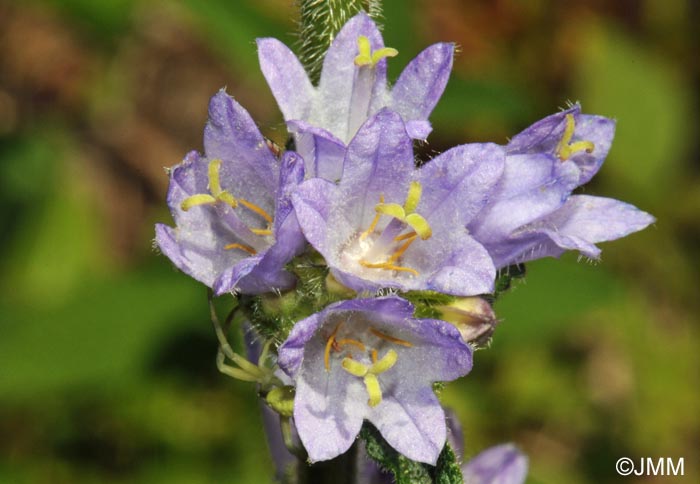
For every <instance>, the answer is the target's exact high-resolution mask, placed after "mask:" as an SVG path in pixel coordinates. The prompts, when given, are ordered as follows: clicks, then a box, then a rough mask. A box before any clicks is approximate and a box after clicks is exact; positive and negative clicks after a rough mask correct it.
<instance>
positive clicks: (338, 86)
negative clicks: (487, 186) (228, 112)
mask: <svg viewBox="0 0 700 484" xmlns="http://www.w3.org/2000/svg"><path fill="white" fill-rule="evenodd" d="M453 52H454V45H453V44H450V43H438V44H434V45H432V46H430V47H428V48H427V49H425V50H424V51H423V52H421V53H420V54H419V55H418V56H417V57H416V58H415V59H413V60H412V61H411V62H410V63H409V64H408V66H407V67H406V68H405V69H404V71H403V73H402V74H401V75H400V76H399V78H398V80H397V81H396V83H395V84H394V86H393V88H391V89H390V88H389V87H388V85H387V79H386V67H387V66H386V64H387V58H388V57H393V56H395V55H397V53H398V52H397V51H396V50H395V49H392V48H389V47H385V46H384V41H383V39H382V35H381V33H380V32H379V29H378V28H377V26H376V25H375V24H374V22H373V21H372V19H371V18H370V17H369V16H367V15H366V14H365V13H360V14H358V15H356V16H355V17H353V18H351V19H350V20H349V21H348V22H347V23H346V24H345V25H344V26H343V28H342V29H341V30H340V32H338V35H337V36H336V37H335V39H334V40H333V43H332V44H331V46H330V47H329V49H328V52H327V53H326V56H325V58H324V60H323V69H322V71H321V78H320V81H319V83H318V86H314V85H313V84H312V83H311V81H310V80H309V78H308V76H307V74H306V72H305V71H304V68H303V66H302V64H301V62H299V60H298V59H297V57H296V56H295V55H294V54H293V53H292V51H291V50H289V48H288V47H287V46H285V45H284V44H283V43H281V42H280V41H278V40H276V39H272V38H265V39H258V56H259V59H260V67H261V69H262V72H263V74H264V75H265V78H266V79H267V83H268V84H269V85H270V89H271V90H272V93H273V95H274V96H275V99H276V100H277V104H278V105H279V107H280V110H281V111H282V114H283V115H284V119H285V121H287V126H288V128H289V130H290V131H291V132H293V133H295V140H296V149H297V151H298V152H299V153H300V154H301V155H302V157H303V158H304V160H305V162H306V163H307V166H306V168H307V174H308V175H310V176H313V177H322V178H325V179H327V180H331V181H334V180H337V179H338V178H340V176H341V174H342V161H343V157H344V151H345V146H346V145H347V144H348V143H349V142H350V140H351V139H352V138H353V136H354V135H355V133H356V132H357V130H358V129H359V127H360V126H362V124H363V123H364V122H365V121H366V120H367V119H368V118H369V117H370V116H371V115H373V114H374V113H376V112H377V111H379V110H380V109H381V108H383V107H390V108H392V109H393V110H395V111H396V112H397V113H399V114H400V115H401V116H402V117H403V119H404V121H405V123H406V129H407V131H408V133H409V135H410V136H411V137H412V138H414V139H425V138H426V137H427V136H428V134H429V133H430V131H431V127H430V123H429V121H428V116H429V115H430V113H431V112H432V110H433V108H434V107H435V105H436V104H437V101H438V99H439V98H440V96H441V95H442V92H443V90H444V89H445V85H446V84H447V79H448V77H449V75H450V71H451V70H452V55H453Z"/></svg>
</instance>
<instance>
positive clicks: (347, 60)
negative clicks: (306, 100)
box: [312, 13, 386, 142]
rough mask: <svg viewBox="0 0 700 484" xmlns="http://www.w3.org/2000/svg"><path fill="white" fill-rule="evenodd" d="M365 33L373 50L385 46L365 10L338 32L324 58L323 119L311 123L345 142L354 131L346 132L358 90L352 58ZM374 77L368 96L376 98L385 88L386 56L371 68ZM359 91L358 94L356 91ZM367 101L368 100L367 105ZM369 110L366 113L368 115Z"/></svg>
mask: <svg viewBox="0 0 700 484" xmlns="http://www.w3.org/2000/svg"><path fill="white" fill-rule="evenodd" d="M360 35H364V36H365V37H367V38H368V39H369V41H370V45H371V49H372V51H375V50H378V49H381V48H383V47H384V41H383V40H382V35H381V33H380V32H379V29H378V28H377V26H376V25H375V24H374V22H373V21H372V19H371V18H370V17H369V16H368V15H367V14H365V13H360V14H358V15H356V16H354V17H353V18H351V19H350V20H349V21H348V22H347V23H346V24H345V26H343V28H342V29H341V30H340V32H338V35H337V36H336V38H335V39H334V40H333V43H332V44H331V46H330V48H329V49H328V52H326V57H325V58H324V60H323V70H322V71H321V80H320V82H319V86H318V94H319V97H318V100H317V101H318V103H319V105H320V106H321V108H320V109H319V110H318V112H319V113H322V117H323V119H314V120H312V121H313V124H316V125H318V126H323V127H325V128H326V129H328V131H330V132H331V133H333V134H334V135H335V136H337V137H339V138H341V139H342V140H343V141H345V142H347V141H349V139H350V138H351V137H352V135H353V134H354V133H350V132H349V124H348V123H349V120H350V112H351V106H352V104H353V102H355V103H357V99H355V100H353V95H355V96H357V94H356V91H358V87H359V86H358V83H357V80H358V79H357V78H358V70H359V69H358V68H357V66H356V65H355V57H356V56H357V54H358V49H357V39H358V37H359V36H360ZM374 70H375V78H374V85H373V87H372V91H371V96H372V98H376V97H377V96H380V95H382V94H383V93H384V92H385V90H386V59H382V60H381V61H379V63H378V64H377V65H376V67H375V68H374ZM358 94H359V93H358ZM369 105H370V104H369V103H368V106H369ZM369 114H370V113H369V112H368V113H367V115H369Z"/></svg>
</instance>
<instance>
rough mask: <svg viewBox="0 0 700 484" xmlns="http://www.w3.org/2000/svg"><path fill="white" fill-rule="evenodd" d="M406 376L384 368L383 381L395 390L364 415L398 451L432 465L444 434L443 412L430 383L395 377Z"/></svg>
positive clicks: (444, 437)
mask: <svg viewBox="0 0 700 484" xmlns="http://www.w3.org/2000/svg"><path fill="white" fill-rule="evenodd" d="M392 376H393V378H392ZM407 377H408V375H406V374H405V373H404V374H400V375H399V374H398V373H396V372H395V373H392V372H387V375H386V376H385V377H384V378H383V379H382V385H383V386H386V387H387V388H395V390H394V391H393V392H392V393H391V394H387V395H386V396H385V397H384V398H383V399H382V401H381V403H379V405H377V406H376V407H375V408H373V409H372V410H371V412H370V414H369V415H368V417H367V418H368V420H369V421H370V422H372V423H373V424H374V425H375V426H376V427H377V429H378V430H379V431H380V432H381V434H382V436H383V437H384V439H386V441H387V443H388V444H389V445H391V446H392V447H393V448H394V449H396V450H397V451H399V452H400V453H401V454H403V455H405V456H406V457H408V458H409V459H411V460H414V461H417V462H425V463H428V464H431V465H435V463H436V462H437V459H438V456H439V455H440V452H441V451H442V448H443V447H444V446H445V439H446V437H447V428H446V425H445V414H444V412H443V410H442V407H441V406H440V402H439V401H438V399H437V397H436V396H435V393H433V390H432V388H431V387H430V386H428V385H422V386H417V387H413V385H411V384H410V383H408V382H406V381H403V382H398V381H396V379H397V378H403V379H405V378H407Z"/></svg>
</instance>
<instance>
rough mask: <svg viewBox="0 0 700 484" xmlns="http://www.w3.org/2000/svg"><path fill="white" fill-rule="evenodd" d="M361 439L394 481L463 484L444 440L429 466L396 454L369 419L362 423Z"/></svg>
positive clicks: (420, 483)
mask: <svg viewBox="0 0 700 484" xmlns="http://www.w3.org/2000/svg"><path fill="white" fill-rule="evenodd" d="M360 438H362V440H364V442H365V448H366V450H367V455H368V456H369V457H370V458H371V459H372V460H374V461H375V462H376V463H377V464H378V465H379V466H380V467H381V468H382V469H383V470H385V471H388V472H391V473H392V474H393V475H394V479H395V482H396V483H397V484H435V483H439V484H463V482H464V481H463V479H462V470H461V469H460V466H459V462H457V457H456V456H455V453H454V452H453V451H452V449H451V448H450V445H449V444H447V443H446V444H445V447H444V448H443V449H442V452H441V453H440V457H438V461H437V464H436V465H435V466H431V465H429V464H423V463H421V462H415V461H412V460H411V459H409V458H407V457H405V456H403V455H401V454H399V453H398V452H397V451H396V450H394V448H393V447H391V446H390V445H389V444H388V443H387V442H386V441H385V440H384V438H383V437H382V435H381V434H380V433H379V431H378V430H377V429H376V428H375V427H374V426H373V425H372V424H370V423H368V422H365V423H364V424H363V426H362V430H361V431H360Z"/></svg>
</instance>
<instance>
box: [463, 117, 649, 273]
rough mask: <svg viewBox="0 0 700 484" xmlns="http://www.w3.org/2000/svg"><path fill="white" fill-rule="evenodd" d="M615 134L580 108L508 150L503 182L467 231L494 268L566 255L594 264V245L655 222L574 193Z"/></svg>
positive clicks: (540, 125) (542, 124) (533, 129)
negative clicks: (576, 254)
mask: <svg viewBox="0 0 700 484" xmlns="http://www.w3.org/2000/svg"><path fill="white" fill-rule="evenodd" d="M614 134H615V122H614V121H613V120H611V119H608V118H604V117H602V116H594V115H586V114H581V108H580V106H579V105H578V104H577V105H574V106H573V107H571V108H570V109H568V110H566V111H563V112H560V113H557V114H554V115H551V116H548V117H546V118H544V119H542V120H540V121H538V122H537V123H535V124H533V125H532V126H530V127H529V128H527V129H525V130H524V131H523V132H521V133H520V134H518V135H517V136H515V137H514V138H513V139H512V140H511V141H510V142H509V143H508V145H506V146H505V149H506V162H505V170H504V173H503V177H502V179H501V180H500V182H499V183H498V186H497V187H496V189H495V191H494V192H493V194H492V195H491V197H490V200H489V203H488V205H487V206H486V207H485V208H484V210H483V211H482V212H481V213H480V214H479V215H478V216H477V217H476V218H475V219H474V220H473V221H472V222H471V223H470V224H468V226H467V228H468V229H469V232H470V233H471V234H472V236H473V237H474V238H475V239H476V240H478V241H479V242H480V243H482V244H483V245H484V246H485V247H486V248H487V249H488V251H489V253H490V254H491V256H492V258H493V260H494V263H495V265H496V267H498V268H501V267H505V266H507V265H509V264H514V263H520V262H526V261H528V260H533V259H539V258H541V257H547V256H551V257H558V256H559V255H561V254H562V253H564V252H565V251H567V250H578V251H579V252H580V253H581V254H583V255H585V256H587V257H590V258H592V259H597V258H599V256H600V249H599V248H598V247H596V246H595V244H596V243H597V242H604V241H608V240H614V239H617V238H620V237H624V236H625V235H628V234H630V233H632V232H636V231H639V230H642V229H643V228H645V227H646V226H648V225H649V224H651V223H653V222H654V218H653V217H652V216H651V215H649V214H648V213H645V212H643V211H641V210H639V209H637V208H636V207H634V206H632V205H629V204H627V203H624V202H620V201H618V200H613V199H610V198H602V197H594V196H589V195H572V194H571V192H572V190H574V189H575V188H576V187H579V186H581V185H583V184H584V183H586V182H588V181H589V180H590V179H591V178H592V177H593V175H595V174H596V172H597V171H598V169H599V168H600V166H601V165H602V164H603V161H604V160H605V157H606V156H607V154H608V151H609V150H610V145H611V144H612V140H613V136H614Z"/></svg>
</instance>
